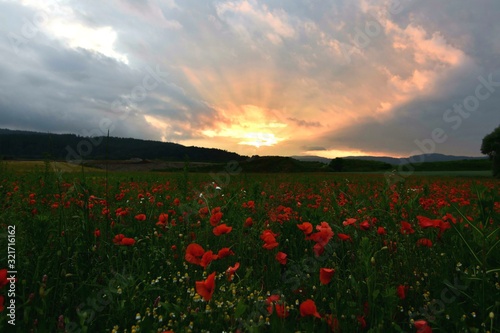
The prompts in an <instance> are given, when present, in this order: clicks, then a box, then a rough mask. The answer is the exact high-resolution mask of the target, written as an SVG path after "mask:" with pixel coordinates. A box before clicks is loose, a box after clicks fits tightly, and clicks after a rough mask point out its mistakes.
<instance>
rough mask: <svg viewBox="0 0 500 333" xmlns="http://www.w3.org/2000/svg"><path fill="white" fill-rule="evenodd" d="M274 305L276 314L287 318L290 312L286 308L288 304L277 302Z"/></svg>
mask: <svg viewBox="0 0 500 333" xmlns="http://www.w3.org/2000/svg"><path fill="white" fill-rule="evenodd" d="M274 307H275V309H276V315H277V316H278V317H279V318H286V317H288V315H289V313H288V310H287V309H286V306H285V305H284V304H278V303H276V304H275V305H274Z"/></svg>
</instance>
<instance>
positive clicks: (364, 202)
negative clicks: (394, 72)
mask: <svg viewBox="0 0 500 333" xmlns="http://www.w3.org/2000/svg"><path fill="white" fill-rule="evenodd" d="M227 170H228V172H226V173H224V174H215V175H214V174H208V173H206V174H205V173H188V172H178V173H142V174H141V173H119V172H116V173H109V174H108V173H104V172H99V173H89V172H88V171H85V172H76V173H75V172H58V170H53V169H51V168H46V169H45V170H43V169H41V170H38V171H36V172H35V171H32V172H23V173H19V172H16V170H15V169H9V170H6V169H3V170H2V173H0V207H1V210H0V230H1V231H0V233H1V236H2V237H1V238H0V245H1V247H2V249H1V250H0V251H1V252H0V253H1V254H0V331H2V332H9V330H10V331H12V332H15V331H18V332H21V331H22V332H114V333H115V332H176V333H180V332H421V333H422V332H500V321H499V319H498V318H500V313H499V309H500V276H499V275H500V245H499V243H500V232H499V222H500V186H499V182H498V180H494V179H491V178H458V177H430V176H428V177H423V176H418V175H412V176H411V177H406V178H401V179H398V181H394V182H393V181H391V179H387V178H386V177H384V175H382V174H380V175H375V174H342V173H325V174H305V173H304V174H245V173H236V172H229V171H234V170H235V169H230V168H229V169H227ZM10 265H12V266H10ZM12 271H15V277H14V278H12V277H11V276H12V274H11V272H12ZM11 304H14V306H12V305H11ZM9 307H10V308H9ZM12 315H14V316H12ZM13 317H14V318H13ZM14 324H15V327H14Z"/></svg>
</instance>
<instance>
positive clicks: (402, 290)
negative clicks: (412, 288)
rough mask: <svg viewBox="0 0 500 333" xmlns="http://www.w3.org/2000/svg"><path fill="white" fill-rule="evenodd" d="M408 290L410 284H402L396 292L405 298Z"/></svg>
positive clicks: (401, 297)
mask: <svg viewBox="0 0 500 333" xmlns="http://www.w3.org/2000/svg"><path fill="white" fill-rule="evenodd" d="M407 290H408V286H404V285H402V284H400V285H399V286H398V288H397V289H396V294H397V295H398V297H399V298H400V299H405V298H406V291H407Z"/></svg>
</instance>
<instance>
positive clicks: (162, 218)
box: [156, 213, 168, 229]
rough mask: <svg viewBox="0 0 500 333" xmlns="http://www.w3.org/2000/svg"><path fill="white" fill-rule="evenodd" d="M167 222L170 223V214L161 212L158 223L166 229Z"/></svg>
mask: <svg viewBox="0 0 500 333" xmlns="http://www.w3.org/2000/svg"><path fill="white" fill-rule="evenodd" d="M167 224H168V214H165V213H161V214H160V216H159V217H158V222H156V225H157V226H160V227H162V228H163V229H165V227H166V226H167Z"/></svg>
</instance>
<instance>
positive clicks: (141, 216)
mask: <svg viewBox="0 0 500 333" xmlns="http://www.w3.org/2000/svg"><path fill="white" fill-rule="evenodd" d="M135 219H136V220H137V221H146V214H137V215H136V216H135Z"/></svg>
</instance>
